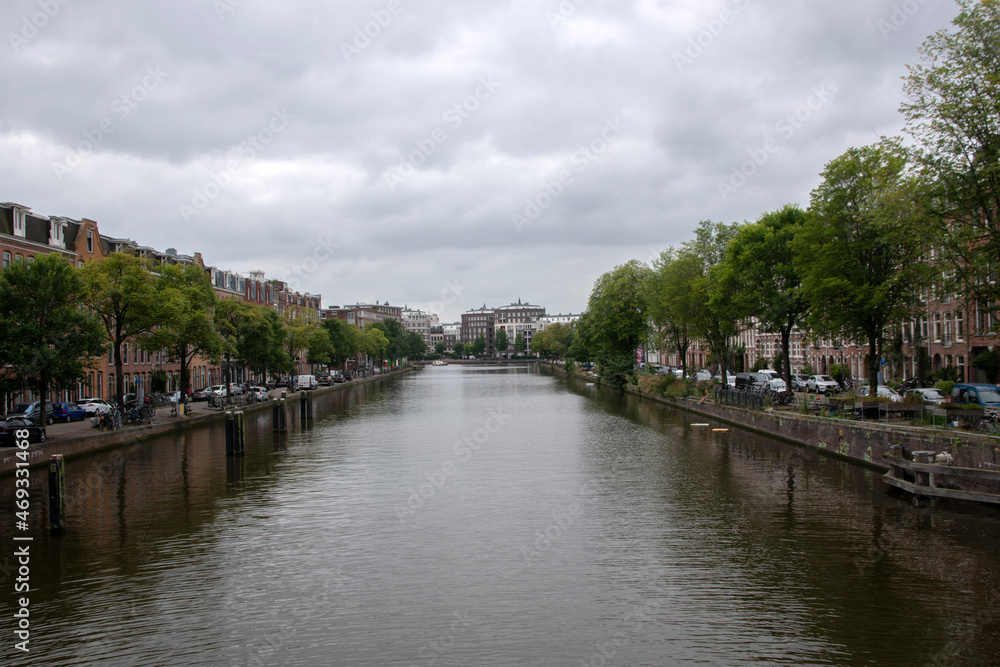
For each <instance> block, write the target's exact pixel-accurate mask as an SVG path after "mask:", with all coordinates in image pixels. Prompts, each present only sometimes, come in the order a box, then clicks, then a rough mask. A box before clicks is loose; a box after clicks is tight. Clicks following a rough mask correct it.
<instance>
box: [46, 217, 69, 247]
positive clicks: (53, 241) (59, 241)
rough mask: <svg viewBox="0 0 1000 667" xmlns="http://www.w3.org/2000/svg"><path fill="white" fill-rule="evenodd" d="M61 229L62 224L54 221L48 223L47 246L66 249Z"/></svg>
mask: <svg viewBox="0 0 1000 667" xmlns="http://www.w3.org/2000/svg"><path fill="white" fill-rule="evenodd" d="M63 228H64V223H62V222H57V221H55V220H50V221H49V245H54V246H58V247H60V248H65V247H66V244H65V242H64V241H63Z"/></svg>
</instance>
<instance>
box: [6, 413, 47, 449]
mask: <svg viewBox="0 0 1000 667" xmlns="http://www.w3.org/2000/svg"><path fill="white" fill-rule="evenodd" d="M18 431H27V432H28V442H45V428H44V427H43V426H38V425H37V424H36V423H35V422H34V421H32V420H31V419H28V418H26V417H8V418H7V419H4V420H2V421H0V446H2V447H17V437H16V436H17V432H18Z"/></svg>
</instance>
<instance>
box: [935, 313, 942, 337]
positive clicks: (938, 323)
mask: <svg viewBox="0 0 1000 667" xmlns="http://www.w3.org/2000/svg"><path fill="white" fill-rule="evenodd" d="M934 342H935V343H940V342H941V313H934Z"/></svg>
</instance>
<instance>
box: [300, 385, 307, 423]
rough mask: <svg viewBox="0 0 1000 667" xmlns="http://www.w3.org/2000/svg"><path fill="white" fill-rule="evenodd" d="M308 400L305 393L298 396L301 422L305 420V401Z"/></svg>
mask: <svg viewBox="0 0 1000 667" xmlns="http://www.w3.org/2000/svg"><path fill="white" fill-rule="evenodd" d="M308 400H309V397H308V394H306V392H304V391H303V392H302V393H301V394H299V417H301V419H302V421H305V420H306V401H308Z"/></svg>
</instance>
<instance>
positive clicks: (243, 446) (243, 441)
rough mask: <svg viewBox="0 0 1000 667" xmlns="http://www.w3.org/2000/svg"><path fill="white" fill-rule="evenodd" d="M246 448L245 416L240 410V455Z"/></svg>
mask: <svg viewBox="0 0 1000 667" xmlns="http://www.w3.org/2000/svg"><path fill="white" fill-rule="evenodd" d="M246 446H247V420H246V415H245V414H244V413H243V411H242V410H240V452H239V453H240V454H242V453H243V450H244V449H246Z"/></svg>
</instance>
